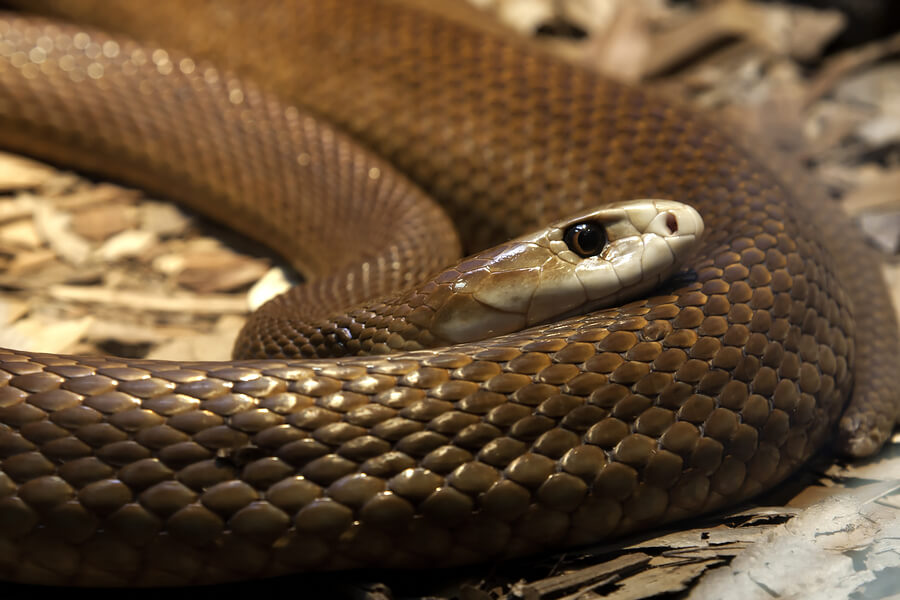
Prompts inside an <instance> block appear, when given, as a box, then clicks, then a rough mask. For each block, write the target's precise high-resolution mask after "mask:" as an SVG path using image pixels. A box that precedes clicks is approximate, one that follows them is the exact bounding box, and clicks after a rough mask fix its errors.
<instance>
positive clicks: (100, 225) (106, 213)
mask: <svg viewBox="0 0 900 600" xmlns="http://www.w3.org/2000/svg"><path fill="white" fill-rule="evenodd" d="M137 221H138V211H137V209H136V208H135V207H134V206H129V205H122V204H118V203H116V204H106V205H101V206H93V207H91V209H90V210H81V211H78V212H76V213H75V214H74V215H73V216H72V231H74V232H75V233H76V234H78V235H80V236H81V237H83V238H85V239H87V240H89V241H92V242H101V241H103V240H105V239H107V238H110V237H112V236H113V235H115V234H117V233H122V232H123V231H126V230H127V229H132V228H134V227H135V226H136V225H137Z"/></svg>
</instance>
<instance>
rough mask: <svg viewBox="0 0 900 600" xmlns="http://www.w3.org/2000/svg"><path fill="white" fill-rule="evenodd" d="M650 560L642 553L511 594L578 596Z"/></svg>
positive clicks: (534, 599) (536, 598) (532, 598)
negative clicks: (573, 594)
mask: <svg viewBox="0 0 900 600" xmlns="http://www.w3.org/2000/svg"><path fill="white" fill-rule="evenodd" d="M650 558H651V557H650V555H648V554H643V553H640V552H636V553H634V554H628V555H626V556H622V557H619V558H617V559H614V560H611V561H609V562H605V563H603V564H600V565H595V566H592V567H588V568H586V569H580V570H577V571H573V572H570V573H564V574H562V575H556V576H553V577H548V578H546V579H542V580H541V581H538V582H535V583H531V584H527V585H526V584H517V585H515V586H513V589H512V593H513V595H514V596H515V597H517V598H522V599H523V600H541V599H542V598H551V597H553V598H555V597H557V596H558V595H559V594H560V593H564V592H573V591H576V590H577V592H578V593H584V592H586V591H588V590H589V589H590V588H592V587H595V586H598V585H605V584H606V583H609V582H610V581H613V580H616V579H619V578H620V577H622V576H623V575H625V574H628V573H630V572H633V571H634V570H635V569H636V568H638V567H640V566H643V565H646V564H648V563H649V562H650Z"/></svg>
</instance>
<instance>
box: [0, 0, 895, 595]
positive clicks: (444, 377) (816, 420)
mask: <svg viewBox="0 0 900 600" xmlns="http://www.w3.org/2000/svg"><path fill="white" fill-rule="evenodd" d="M23 4H27V5H28V6H29V7H30V8H32V9H38V8H39V9H41V10H46V11H48V12H53V13H56V14H59V15H62V16H63V17H64V18H66V19H69V20H72V21H74V22H76V23H80V24H82V25H77V26H76V25H64V24H61V23H55V24H54V23H51V22H48V21H44V20H40V19H38V18H35V17H21V16H13V15H4V16H2V17H0V145H2V147H4V148H9V149H13V150H17V151H20V152H25V153H29V154H33V155H36V156H39V157H42V158H44V159H47V160H52V161H55V162H58V163H60V164H63V165H66V166H68V167H71V168H76V169H82V170H86V171H89V172H93V173H99V174H101V175H105V176H108V177H114V178H116V179H119V180H122V181H125V182H127V183H129V184H132V185H137V186H141V187H143V188H145V189H147V190H149V191H151V192H154V193H158V194H162V195H165V196H167V197H170V198H173V199H175V200H178V201H180V202H184V203H186V204H188V205H190V206H192V207H195V208H197V209H199V210H201V211H202V212H204V213H206V214H209V215H210V216H213V217H214V218H217V219H219V220H222V221H224V222H225V223H227V224H229V225H231V226H233V227H235V228H236V229H238V230H239V231H241V232H243V233H246V234H247V235H250V236H255V237H256V238H257V239H262V240H263V241H265V242H266V243H267V244H269V245H271V246H272V247H274V248H277V249H278V250H279V251H280V252H282V253H284V254H285V255H286V256H290V257H292V259H293V260H294V261H295V262H296V264H297V265H298V267H299V268H301V269H302V271H303V272H304V274H306V275H308V276H310V278H311V279H314V280H319V284H318V285H317V286H316V287H311V288H303V289H301V290H299V291H296V292H293V293H292V294H290V295H288V296H287V297H286V298H285V299H283V300H280V301H277V302H275V303H274V304H270V305H268V308H266V309H264V310H263V311H262V312H260V313H258V314H257V315H256V316H255V317H254V318H253V319H252V320H251V322H250V324H249V325H248V328H247V329H246V330H245V335H244V337H243V338H242V340H243V341H242V342H241V343H240V344H239V348H240V349H242V350H243V351H244V352H246V353H248V354H253V355H258V354H260V353H263V352H265V353H272V352H275V353H278V352H283V353H285V354H287V355H294V356H296V355H297V354H298V353H305V352H308V351H313V350H316V349H320V348H326V347H329V346H331V347H335V346H337V347H339V348H340V347H342V346H341V343H340V342H341V337H340V335H341V334H340V330H343V329H346V330H347V331H348V332H349V333H350V334H352V335H354V336H356V335H359V336H363V335H364V336H367V339H371V340H373V344H374V346H373V348H372V349H374V350H375V351H379V350H383V349H384V346H385V345H390V340H391V339H392V338H391V335H392V334H395V333H397V332H398V331H399V330H401V329H403V328H404V327H405V326H406V325H404V321H403V317H404V315H403V314H400V313H398V312H392V313H382V314H379V313H378V312H377V311H375V312H367V313H365V314H362V315H361V316H359V317H358V319H356V320H354V321H353V322H352V323H351V322H346V321H339V320H336V321H335V322H334V323H332V324H331V327H332V328H331V329H330V330H329V329H327V327H326V329H325V330H322V331H318V332H316V331H308V330H307V329H305V326H304V325H300V324H298V322H297V321H296V320H295V319H296V317H294V316H293V315H294V314H298V315H300V316H302V317H304V318H320V317H323V314H320V313H321V311H319V312H317V311H316V310H315V309H311V308H307V307H309V306H320V305H338V306H342V307H347V306H350V305H351V304H353V303H354V302H357V301H360V300H363V299H366V298H369V297H372V296H376V295H382V294H385V293H387V292H389V291H392V290H397V289H403V288H406V287H409V285H411V284H413V283H415V282H416V281H420V280H421V279H422V278H423V277H425V276H427V275H429V274H430V273H432V272H434V271H436V270H437V269H439V268H441V267H443V266H445V265H446V264H447V263H448V262H449V261H451V260H452V259H453V258H454V256H455V254H456V252H457V242H456V239H455V237H454V235H453V234H452V233H442V232H445V231H446V229H445V228H444V227H443V225H446V217H445V216H444V214H443V213H442V212H441V211H440V209H438V208H437V206H436V205H435V204H429V203H428V200H427V199H426V198H425V197H424V195H422V194H421V192H419V191H417V189H416V188H413V187H410V186H409V185H408V183H407V182H406V180H405V179H404V177H402V176H400V175H397V174H396V173H395V172H394V170H393V169H392V168H391V167H390V166H389V163H390V164H393V165H395V166H396V167H398V168H399V170H400V171H402V172H403V173H405V174H406V176H408V177H409V178H411V179H412V180H413V181H415V182H417V183H418V184H419V185H420V186H421V187H422V188H423V189H424V190H425V191H426V192H428V193H429V194H430V195H432V196H433V197H435V198H436V199H438V200H439V201H440V203H441V204H442V205H443V206H444V207H445V209H446V210H447V212H448V213H449V214H450V216H451V217H452V219H453V221H455V222H456V223H457V226H458V230H459V232H460V236H461V238H462V242H463V246H464V248H465V249H467V250H470V251H471V250H476V249H480V248H483V247H486V246H487V245H490V244H492V243H496V242H498V241H502V240H505V239H508V238H509V237H511V236H512V235H513V234H518V233H521V232H523V231H526V230H528V229H531V228H534V227H536V226H538V225H540V224H542V223H545V222H547V221H550V220H553V219H556V218H559V217H560V216H563V215H565V214H567V213H570V212H572V211H574V210H579V209H582V208H584V207H586V206H593V205H596V204H601V203H604V202H608V201H613V200H620V199H627V198H641V197H645V198H673V199H677V200H682V201H684V202H687V203H689V204H691V205H693V206H694V207H696V208H697V209H698V210H699V212H700V213H701V214H702V215H703V218H704V220H705V221H706V224H707V229H708V234H707V236H706V238H705V242H704V245H703V247H702V249H701V250H700V252H699V253H698V255H697V257H696V258H694V259H693V260H692V261H691V263H690V266H691V268H692V273H693V278H692V280H690V281H687V282H686V283H685V282H684V281H682V283H681V284H680V286H678V287H676V288H670V289H668V290H664V291H662V292H660V293H661V294H662V295H657V296H654V297H651V298H647V299H644V300H639V301H635V302H631V303H629V304H626V305H624V306H621V307H618V308H615V309H611V310H604V311H600V312H594V313H591V314H587V315H583V316H577V317H573V318H569V319H565V320H562V321H559V322H556V323H552V324H548V325H541V326H538V327H536V328H532V329H528V330H525V331H523V332H519V333H513V334H510V335H507V336H504V337H501V338H497V339H490V340H486V341H483V342H474V343H469V344H465V345H460V346H452V347H447V348H438V349H433V350H423V351H418V352H412V353H406V354H403V353H401V354H399V355H396V356H395V357H391V358H385V357H357V358H340V359H322V360H303V359H301V360H289V359H271V360H258V359H255V360H251V361H248V362H234V363H220V364H212V363H204V364H177V363H167V362H147V361H139V360H125V359H121V360H120V359H106V358H86V357H60V356H49V355H37V354H31V353H28V352H22V351H13V350H2V351H0V459H2V464H0V469H2V470H0V576H2V577H3V578H5V579H8V580H16V581H26V582H34V581H39V582H42V583H58V584H93V585H165V584H180V583H200V582H216V581H225V580H231V579H240V578H253V577H262V576H268V575H275V574H280V573H289V572H297V571H304V570H313V569H342V568H350V567H356V566H377V567H381V566H384V567H420V566H439V565H455V564H462V563H470V562H474V561H481V560H488V559H493V558H499V557H505V556H516V555H523V554H529V553H537V552H540V551H542V550H546V549H551V548H561V547H570V546H574V545H578V544H584V543H589V542H593V541H596V540H600V539H604V538H609V537H611V536H616V535H620V534H623V533H625V532H628V531H633V530H636V529H641V528H647V527H651V526H653V525H655V524H658V523H661V522H663V521H667V520H672V519H677V518H680V517H685V516H691V515H695V514H698V513H700V512H703V511H709V510H711V509H715V508H717V507H721V506H724V505H727V504H732V503H735V502H737V501H740V500H742V499H745V498H748V497H750V496H752V495H754V494H756V493H758V492H760V491H761V490H764V489H766V488H769V487H771V486H773V485H774V484H776V483H777V482H779V481H781V480H782V479H784V478H785V477H787V476H788V475H789V474H790V473H792V472H793V471H794V470H795V469H796V468H797V467H798V466H799V465H800V464H801V463H803V462H804V461H805V460H806V459H807V458H809V457H810V456H811V454H812V453H813V452H815V450H816V449H817V448H819V447H820V446H822V444H823V443H824V442H825V441H826V440H827V439H829V437H830V436H831V435H832V433H833V431H834V425H835V423H837V422H838V421H839V420H840V423H839V427H838V433H837V436H838V443H839V444H840V447H841V448H842V449H843V450H844V451H846V452H848V453H850V454H855V455H866V454H870V453H872V452H874V451H876V450H877V449H878V447H879V446H880V445H881V444H882V442H883V441H884V439H885V438H886V437H887V435H888V434H889V433H890V430H891V428H892V426H893V423H894V419H895V416H896V414H897V407H898V394H897V392H896V385H895V382H893V381H892V380H891V379H892V377H894V375H895V373H897V372H898V369H897V366H898V363H897V360H898V359H897V356H898V344H897V327H896V323H895V320H894V317H893V313H892V311H891V308H890V304H889V301H888V299H887V295H886V292H885V289H884V285H883V283H882V281H881V279H880V275H879V272H878V266H877V260H876V259H874V258H873V257H872V256H871V254H872V253H871V252H869V251H868V250H867V249H866V248H865V246H864V244H863V242H862V241H861V239H860V235H859V234H858V233H857V232H856V231H855V230H854V229H853V227H852V226H851V225H850V224H849V223H848V221H847V220H846V219H845V218H843V217H842V216H841V215H840V214H839V213H838V211H837V210H836V209H834V208H831V207H830V206H826V205H825V204H824V201H823V200H821V199H820V198H818V197H817V196H815V195H807V194H806V193H795V192H794V191H793V190H794V182H793V181H789V180H788V178H786V176H785V175H784V174H782V173H776V172H775V171H773V170H770V169H768V168H766V167H764V166H762V164H761V163H760V162H758V161H757V160H755V159H754V158H753V155H752V154H751V152H750V151H749V150H746V149H744V148H743V147H742V146H741V145H740V144H738V143H737V142H735V141H734V140H733V139H732V138H731V137H730V136H729V135H726V134H724V133H722V131H720V129H718V128H717V127H715V126H713V125H711V124H710V123H708V122H707V121H706V120H705V119H704V118H702V117H701V116H698V115H696V114H694V113H692V112H691V111H688V110H686V109H683V108H681V107H680V106H677V105H674V104H670V103H668V102H664V101H662V100H661V99H659V98H657V97H655V96H654V95H653V94H652V93H649V92H647V91H645V90H643V89H639V88H630V87H626V86H622V85H619V84H615V83H611V82H608V81H605V80H602V79H600V78H598V77H597V76H595V75H592V74H590V73H588V72H586V71H583V70H580V69H578V68H576V67H573V66H571V65H567V64H564V63H562V62H558V61H556V60H554V59H552V58H548V57H545V56H543V55H542V54H541V53H540V52H537V51H535V50H534V49H532V48H530V47H528V46H525V45H520V44H519V43H518V42H515V41H511V40H509V39H506V38H505V37H503V36H501V35H488V34H485V33H483V32H480V31H476V30H473V29H469V28H467V27H463V26H461V25H459V24H457V23H455V22H453V21H452V20H448V19H445V18H440V17H436V16H433V15H431V14H427V13H423V12H419V11H417V10H413V9H411V8H408V7H407V6H405V5H402V4H398V5H394V4H392V3H389V2H386V1H382V0H377V1H376V0H359V1H352V0H316V1H314V2H313V1H310V2H293V3H287V4H283V3H280V2H278V3H276V2H240V1H237V0H234V1H229V0H221V1H218V2H214V1H212V0H207V1H200V0H197V1H192V2H189V3H185V2H181V1H179V0H155V1H154V2H152V3H143V2H141V3H136V2H128V1H123V2H118V3H117V2H111V1H104V2H91V1H84V2H69V1H65V2H54V1H52V0H48V1H46V2H36V1H28V2H23ZM87 24H91V25H90V27H89V26H88V25H87ZM94 26H96V27H100V28H105V29H109V30H117V31H120V32H121V34H122V35H130V36H133V37H134V38H136V39H140V40H147V41H148V42H147V43H150V42H152V43H154V44H160V45H161V46H162V47H165V48H169V49H170V50H167V51H164V50H162V49H160V46H157V45H148V46H142V45H141V43H142V42H141V43H139V42H130V41H128V40H127V39H125V38H122V37H118V36H119V35H120V34H105V33H101V32H100V31H99V30H97V29H93V28H92V27H94ZM182 52H184V53H185V54H182ZM186 56H193V57H194V60H191V59H188V58H186ZM207 61H210V62H209V63H208V62H207ZM210 64H216V65H217V66H218V67H219V68H218V69H216V68H213V67H211V66H210ZM221 69H224V70H221ZM230 72H235V73H239V74H240V76H241V77H244V78H246V80H239V79H237V78H235V77H233V76H231V75H229V73H230ZM248 81H253V82H255V83H254V84H251V83H247V82H248ZM261 90H265V91H264V92H263V91H261ZM276 98H281V99H283V102H282V101H278V100H276ZM293 104H298V105H302V106H304V107H305V108H304V109H303V110H302V111H301V110H297V109H294V108H292V107H291V105H293ZM303 111H309V112H310V114H315V115H318V116H320V117H323V118H324V119H325V120H327V121H329V122H331V123H335V124H336V125H338V126H339V127H340V128H341V129H342V130H344V131H347V132H349V133H350V134H351V135H352V136H353V137H355V138H356V139H358V140H360V141H361V142H362V143H363V144H364V145H365V146H367V147H369V148H371V149H373V150H374V151H375V152H377V153H378V154H379V155H380V156H382V157H383V159H379V158H375V157H373V156H371V155H370V154H368V153H365V152H363V151H362V150H360V148H359V147H358V146H356V145H354V144H351V143H350V142H349V141H348V140H347V138H345V137H344V136H343V135H341V134H337V133H335V132H334V131H333V130H332V129H330V127H329V126H327V125H324V124H323V123H322V122H319V121H317V120H314V119H313V118H311V117H309V116H307V113H306V112H303ZM791 179H793V176H792V177H791ZM423 203H424V206H425V208H421V206H423ZM413 206H415V207H416V208H415V210H413V209H412V208H411V207H413ZM823 213H825V214H823ZM423 247H428V248H429V249H430V250H432V251H433V252H429V253H427V255H425V256H426V257H427V260H426V262H425V263H423V262H422V258H421V257H420V256H419V255H420V254H421V252H420V249H421V248H423ZM326 256H327V257H328V258H327V259H326V258H325V257H326ZM397 267H399V268H397ZM348 278H349V281H350V284H349V285H348V286H344V284H341V283H338V282H339V281H340V282H343V281H346V280H348ZM295 302H303V305H302V306H301V307H295V306H294V305H293V304H294V303H295ZM293 310H297V311H299V312H297V313H292V312H291V311H293ZM323 331H324V333H323ZM406 333H410V332H409V331H407V332H406ZM410 335H414V336H419V335H424V334H422V332H420V331H413V332H412V333H411V334H410ZM426 337H427V336H426ZM379 344H381V345H382V346H379ZM343 347H344V348H345V349H346V346H343ZM851 391H852V399H851V403H850V405H849V407H848V408H846V409H845V403H846V401H847V399H848V398H850V397H851ZM842 415H843V417H842ZM841 417H842V418H841Z"/></svg>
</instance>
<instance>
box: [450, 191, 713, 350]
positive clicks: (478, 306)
mask: <svg viewBox="0 0 900 600" xmlns="http://www.w3.org/2000/svg"><path fill="white" fill-rule="evenodd" d="M702 233H703V219H702V218H701V217H700V214H699V213H698V212H697V211H696V210H694V209H693V208H691V207H690V206H688V205H686V204H682V203H680V202H675V201H672V200H632V201H627V202H619V203H616V204H612V205H608V206H606V207H604V208H600V209H594V210H588V211H584V212H581V213H578V214H576V215H573V216H571V217H569V218H566V219H563V220H560V221H557V222H555V223H552V224H551V225H550V226H548V227H546V228H544V229H542V230H540V231H537V232H534V233H531V234H528V235H525V236H522V237H519V238H516V239H514V240H511V241H509V242H507V243H505V244H501V245H499V246H496V247H494V248H491V249H490V250H486V251H484V252H480V253H478V254H476V255H475V256H472V257H470V258H468V259H466V260H464V261H463V262H461V263H460V264H459V265H457V266H456V267H455V268H454V269H451V270H449V271H452V272H455V273H456V275H457V276H454V277H445V282H446V285H449V286H450V290H451V291H452V292H453V293H454V294H460V295H462V296H463V297H466V298H467V300H468V301H466V302H460V301H458V300H457V301H454V302H453V303H448V307H449V306H452V309H450V308H448V309H447V310H443V309H438V310H437V312H436V314H435V318H434V321H433V325H432V330H433V331H434V332H435V333H436V334H437V335H439V336H440V337H442V338H444V339H446V340H448V341H450V342H455V343H459V342H470V341H475V340H479V339H484V338H487V337H491V336H495V335H500V334H503V333H510V332H513V331H518V330H520V329H523V328H525V327H529V326H531V325H536V324H538V323H543V322H546V321H550V320H552V319H554V318H560V317H563V316H569V315H572V314H577V313H582V312H587V311H590V310H596V309H599V308H604V307H607V306H610V305H612V304H615V303H619V302H622V301H625V300H627V299H630V298H632V297H634V296H636V295H638V294H641V293H643V292H646V291H647V290H650V289H652V288H653V287H655V286H657V285H659V283H660V282H661V281H663V280H664V279H666V278H668V277H669V276H671V275H672V274H674V273H675V272H676V271H677V270H678V269H679V268H680V267H681V265H682V264H683V262H684V260H685V259H686V258H687V257H688V256H690V254H691V253H692V252H693V251H694V250H695V249H696V248H697V246H698V245H699V241H700V238H701V235H702Z"/></svg>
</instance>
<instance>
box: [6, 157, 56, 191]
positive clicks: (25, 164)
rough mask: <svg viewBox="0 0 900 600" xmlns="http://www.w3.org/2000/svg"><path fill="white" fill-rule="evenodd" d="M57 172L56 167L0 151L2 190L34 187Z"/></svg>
mask: <svg viewBox="0 0 900 600" xmlns="http://www.w3.org/2000/svg"><path fill="white" fill-rule="evenodd" d="M55 174H56V169H54V168H52V167H49V166H47V165H45V164H43V163H39V162H37V161H34V160H30V159H28V158H25V157H24V156H17V155H15V154H8V153H6V152H0V192H11V191H15V190H27V189H33V188H36V187H38V186H40V185H42V184H44V183H46V182H47V181H48V180H49V179H50V178H52V177H54V176H55Z"/></svg>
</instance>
